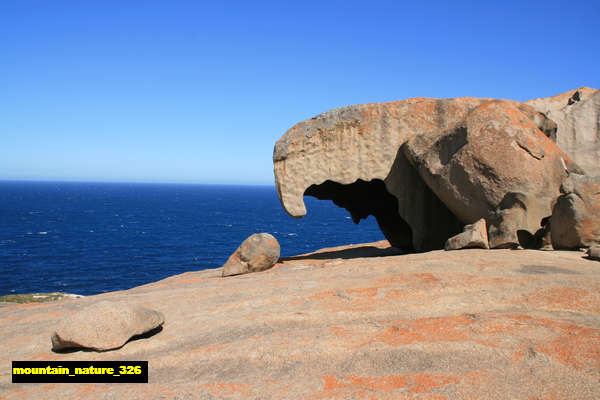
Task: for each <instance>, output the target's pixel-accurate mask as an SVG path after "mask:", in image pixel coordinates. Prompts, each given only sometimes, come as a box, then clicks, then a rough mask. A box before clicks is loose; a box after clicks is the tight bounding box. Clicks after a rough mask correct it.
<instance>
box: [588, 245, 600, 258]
mask: <svg viewBox="0 0 600 400" xmlns="http://www.w3.org/2000/svg"><path fill="white" fill-rule="evenodd" d="M587 255H588V257H589V258H591V259H592V260H596V261H600V246H592V247H590V248H589V249H588V250H587Z"/></svg>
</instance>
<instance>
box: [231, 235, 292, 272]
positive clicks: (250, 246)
mask: <svg viewBox="0 0 600 400" xmlns="http://www.w3.org/2000/svg"><path fill="white" fill-rule="evenodd" d="M279 254H280V247H279V242H277V239H275V238H274V237H273V236H272V235H270V234H268V233H255V234H254V235H251V236H250V237H248V238H247V239H246V240H244V241H243V242H242V244H241V245H240V247H238V249H237V250H236V251H235V252H234V253H233V254H232V255H231V256H230V257H229V259H228V260H227V262H226V263H225V265H223V276H231V275H240V274H247V273H249V272H258V271H264V270H266V269H269V268H271V267H272V266H273V265H275V263H277V260H279Z"/></svg>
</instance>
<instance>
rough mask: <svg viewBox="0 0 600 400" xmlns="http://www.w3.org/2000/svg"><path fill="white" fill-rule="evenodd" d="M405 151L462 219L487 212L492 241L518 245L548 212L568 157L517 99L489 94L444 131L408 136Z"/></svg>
mask: <svg viewBox="0 0 600 400" xmlns="http://www.w3.org/2000/svg"><path fill="white" fill-rule="evenodd" d="M404 152H405V154H406V155H407V157H408V158H409V160H410V161H411V162H412V163H413V164H414V165H415V167H416V168H417V170H418V171H419V174H420V175H421V176H422V177H423V179H424V180H425V182H426V183H427V185H428V186H429V187H430V188H431V189H432V190H433V192H434V193H435V194H436V195H437V196H438V197H439V198H440V199H441V200H442V201H443V202H444V204H446V206H448V208H449V209H450V210H451V211H452V212H453V213H454V214H455V215H456V216H457V217H458V218H459V219H460V220H461V221H464V222H466V223H473V222H475V221H477V220H478V219H480V218H487V219H488V223H489V242H490V247H492V248H500V247H516V246H518V245H519V240H518V237H517V231H518V230H526V231H529V232H531V233H532V234H534V233H535V232H536V231H537V230H538V229H539V226H540V221H541V220H542V219H543V218H545V217H548V216H550V215H551V214H552V205H553V203H554V200H555V199H556V198H557V197H558V195H559V194H560V193H559V188H560V185H561V183H562V181H563V180H564V179H565V178H566V177H567V171H566V169H565V167H567V168H568V167H569V166H570V165H571V164H572V163H571V160H570V159H569V157H568V156H567V155H566V154H565V153H564V152H563V151H562V150H561V149H559V148H558V147H557V146H556V144H555V143H554V142H552V140H551V139H549V138H548V137H546V136H545V135H544V134H543V133H542V132H541V131H540V129H538V126H537V125H536V124H535V123H534V121H533V120H531V119H530V118H529V117H527V115H525V113H523V112H521V110H520V109H519V108H518V106H517V105H515V104H514V103H510V102H506V101H489V102H486V103H483V104H482V105H480V106H478V107H476V108H475V109H473V110H472V111H471V113H469V115H468V116H466V118H465V119H464V121H463V122H462V123H461V124H459V125H456V126H454V127H452V128H450V129H449V130H447V131H439V132H430V133H428V134H423V135H416V136H413V137H412V138H410V139H409V140H408V141H407V143H406V145H405V146H404Z"/></svg>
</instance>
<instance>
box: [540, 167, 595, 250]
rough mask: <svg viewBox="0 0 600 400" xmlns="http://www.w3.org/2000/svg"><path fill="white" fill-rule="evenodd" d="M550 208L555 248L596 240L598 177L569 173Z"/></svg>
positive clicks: (577, 246) (578, 246) (573, 246)
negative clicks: (551, 208) (552, 206)
mask: <svg viewBox="0 0 600 400" xmlns="http://www.w3.org/2000/svg"><path fill="white" fill-rule="evenodd" d="M560 191H561V193H562V194H561V196H560V197H559V198H558V200H557V201H556V204H555V205H554V209H553V210H552V220H551V230H552V245H553V246H554V248H555V249H575V248H583V247H590V246H593V245H595V244H599V243H600V177H591V176H587V175H578V174H570V175H569V177H568V178H567V179H566V180H565V181H564V182H563V184H562V186H561V188H560Z"/></svg>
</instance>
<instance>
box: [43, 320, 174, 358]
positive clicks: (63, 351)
mask: <svg viewBox="0 0 600 400" xmlns="http://www.w3.org/2000/svg"><path fill="white" fill-rule="evenodd" d="M162 330H163V327H162V325H161V326H157V327H156V328H154V329H152V330H149V331H148V332H144V333H142V334H141V335H135V336H132V337H131V338H130V339H129V340H128V341H126V342H125V343H123V346H125V345H126V344H127V343H129V342H134V341H136V340H142V339H148V338H151V337H152V336H154V335H156V334H158V333H160V332H161V331H162ZM123 346H121V347H117V348H115V349H108V350H96V349H90V348H88V347H80V346H73V347H68V348H65V349H61V350H54V349H52V352H53V353H56V354H69V353H75V352H78V351H83V352H85V353H106V352H108V351H114V350H119V349H121V348H123Z"/></svg>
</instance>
